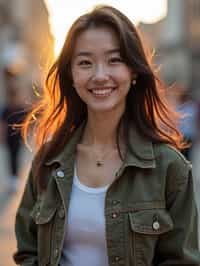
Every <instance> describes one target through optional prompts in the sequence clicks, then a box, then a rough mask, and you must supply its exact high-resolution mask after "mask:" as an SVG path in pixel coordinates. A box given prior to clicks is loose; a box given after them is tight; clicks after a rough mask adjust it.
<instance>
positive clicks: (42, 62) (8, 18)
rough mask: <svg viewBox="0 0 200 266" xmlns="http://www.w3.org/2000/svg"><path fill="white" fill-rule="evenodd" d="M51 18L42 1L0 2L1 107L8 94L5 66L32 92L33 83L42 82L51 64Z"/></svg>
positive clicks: (2, 0) (26, 89)
mask: <svg viewBox="0 0 200 266" xmlns="http://www.w3.org/2000/svg"><path fill="white" fill-rule="evenodd" d="M48 16H49V15H48V12H47V8H46V6H45V4H44V1H43V0H29V1H27V0H9V1H7V0H0V51H1V52H0V104H1V103H2V102H3V101H4V94H5V93H4V82H3V74H2V73H3V69H4V68H5V67H9V68H11V69H12V71H14V72H16V73H17V74H19V75H20V77H21V79H22V80H23V84H24V89H25V92H27V93H29V91H30V90H31V83H32V82H36V83H37V82H40V80H41V76H42V74H43V71H44V69H45V67H46V65H47V64H48V63H49V62H51V61H52V57H53V37H52V35H51V33H50V27H49V23H48ZM28 88H29V89H28Z"/></svg>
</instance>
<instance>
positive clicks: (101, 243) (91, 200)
mask: <svg viewBox="0 0 200 266" xmlns="http://www.w3.org/2000/svg"><path fill="white" fill-rule="evenodd" d="M107 188H108V186H105V187H98V188H91V187H88V186H85V185H84V184H81V183H80V181H79V179H78V177H77V174H76V170H75V173H74V178H73V186H72V193H71V197H70V203H69V210H68V217H67V221H66V233H65V238H64V245H63V250H62V255H61V260H60V266H86V265H87V266H108V256H107V248H106V232H105V216H104V208H105V207H104V206H105V195H106V190H107Z"/></svg>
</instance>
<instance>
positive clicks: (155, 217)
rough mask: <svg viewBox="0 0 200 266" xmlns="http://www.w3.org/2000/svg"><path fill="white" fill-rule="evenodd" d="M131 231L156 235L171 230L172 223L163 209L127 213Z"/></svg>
mask: <svg viewBox="0 0 200 266" xmlns="http://www.w3.org/2000/svg"><path fill="white" fill-rule="evenodd" d="M129 219H130V224H131V229H132V230H133V231H134V232H137V233H141V234H153V235H158V234H162V233H166V232H168V231H170V230H172V229H173V221H172V218H171V217H170V215H169V213H168V212H167V211H166V210H165V209H151V210H139V211H137V212H133V213H129Z"/></svg>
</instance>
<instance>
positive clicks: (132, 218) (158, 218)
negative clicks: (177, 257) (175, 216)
mask: <svg viewBox="0 0 200 266" xmlns="http://www.w3.org/2000/svg"><path fill="white" fill-rule="evenodd" d="M129 222H130V230H131V234H130V236H131V237H130V253H131V264H130V265H141V266H144V265H145V266H149V265H153V260H154V256H155V251H156V250H155V249H156V244H157V241H158V239H159V237H160V236H162V235H164V234H166V233H167V232H169V231H171V230H172V229H173V221H172V219H171V217H170V215H169V213H168V212H167V211H166V210H165V209H150V210H139V211H137V212H130V213H129Z"/></svg>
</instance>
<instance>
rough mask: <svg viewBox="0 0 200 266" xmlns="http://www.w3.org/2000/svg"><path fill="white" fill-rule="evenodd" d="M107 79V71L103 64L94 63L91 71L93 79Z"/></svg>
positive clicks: (98, 80)
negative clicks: (92, 71) (94, 65)
mask: <svg viewBox="0 0 200 266" xmlns="http://www.w3.org/2000/svg"><path fill="white" fill-rule="evenodd" d="M108 79H109V72H108V69H107V67H106V66H105V65H104V64H98V65H96V67H95V69H94V73H93V81H96V82H104V81H107V80H108Z"/></svg>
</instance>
